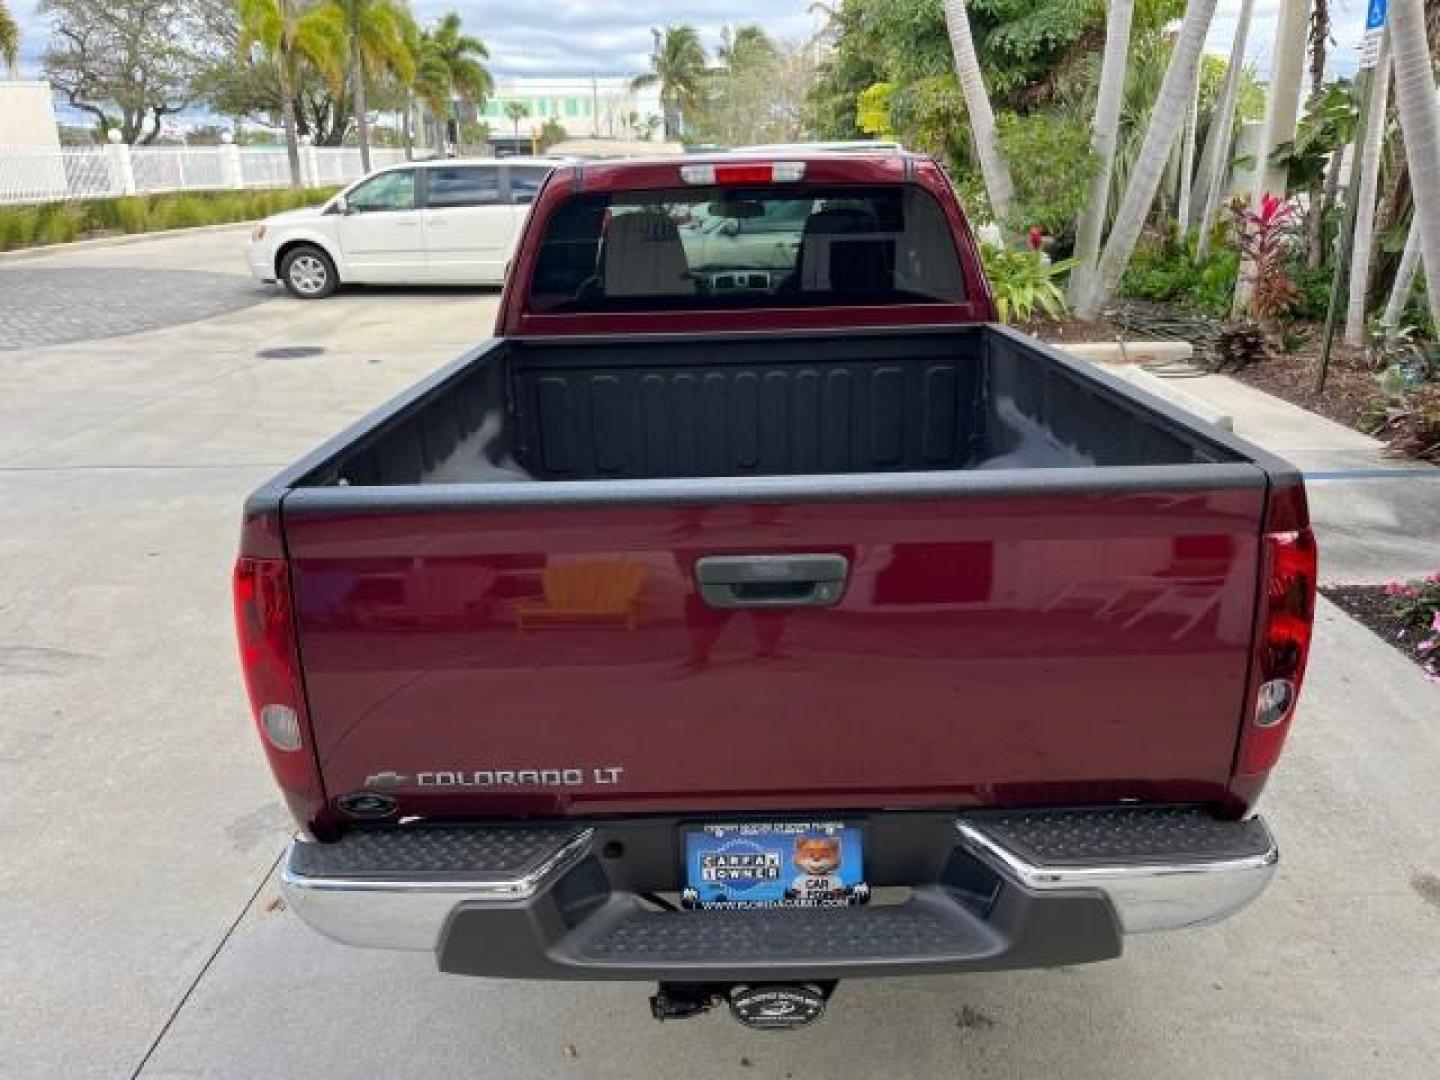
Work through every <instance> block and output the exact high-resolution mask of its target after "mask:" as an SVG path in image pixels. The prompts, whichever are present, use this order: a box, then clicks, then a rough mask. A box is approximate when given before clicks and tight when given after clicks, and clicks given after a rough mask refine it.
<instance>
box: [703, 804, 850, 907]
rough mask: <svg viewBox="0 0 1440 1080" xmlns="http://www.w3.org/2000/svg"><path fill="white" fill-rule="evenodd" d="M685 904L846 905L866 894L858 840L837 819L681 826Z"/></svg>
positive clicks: (723, 905)
mask: <svg viewBox="0 0 1440 1080" xmlns="http://www.w3.org/2000/svg"><path fill="white" fill-rule="evenodd" d="M684 840H685V888H684V891H683V892H682V893H681V894H680V899H681V902H682V904H683V905H684V906H685V907H686V908H690V909H700V910H715V909H720V910H725V909H735V908H814V907H845V906H847V905H851V904H863V903H865V902H866V901H868V900H869V899H870V889H869V886H868V885H867V884H866V882H865V862H864V842H863V837H862V835H861V830H860V828H859V827H858V826H856V825H847V824H845V823H844V822H837V821H821V822H813V821H782V822H735V823H729V824H707V825H696V826H692V827H689V828H686V829H685V830H684Z"/></svg>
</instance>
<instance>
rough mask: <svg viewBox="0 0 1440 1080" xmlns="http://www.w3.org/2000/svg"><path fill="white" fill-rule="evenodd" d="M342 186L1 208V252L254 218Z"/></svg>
mask: <svg viewBox="0 0 1440 1080" xmlns="http://www.w3.org/2000/svg"><path fill="white" fill-rule="evenodd" d="M336 190H337V189H336V188H333V187H325V188H305V189H302V190H299V191H296V190H293V189H290V188H278V189H275V190H268V191H199V192H179V193H175V194H172V195H125V196H119V197H117V198H112V199H87V200H84V201H81V202H64V203H42V204H40V205H38V206H0V251H10V250H12V249H14V248H23V247H37V246H39V245H42V244H64V243H68V242H69V241H71V240H76V239H81V238H84V237H88V236H108V235H113V234H116V233H144V232H158V231H160V230H162V229H187V228H194V227H195V226H198V225H223V224H225V223H227V222H232V221H250V220H253V219H255V218H263V217H266V216H267V215H269V214H276V213H279V212H280V211H282V210H294V209H296V208H298V207H302V206H313V205H315V204H316V203H320V202H324V201H325V200H326V199H328V198H329V197H330V196H331V195H333V194H334V193H335V192H336Z"/></svg>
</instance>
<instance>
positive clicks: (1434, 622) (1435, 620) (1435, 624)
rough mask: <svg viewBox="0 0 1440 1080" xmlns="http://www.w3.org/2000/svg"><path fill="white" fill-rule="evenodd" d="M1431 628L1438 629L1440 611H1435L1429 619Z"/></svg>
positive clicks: (1439, 627)
mask: <svg viewBox="0 0 1440 1080" xmlns="http://www.w3.org/2000/svg"><path fill="white" fill-rule="evenodd" d="M1430 629H1431V630H1440V611H1437V612H1435V617H1434V618H1433V619H1431V620H1430Z"/></svg>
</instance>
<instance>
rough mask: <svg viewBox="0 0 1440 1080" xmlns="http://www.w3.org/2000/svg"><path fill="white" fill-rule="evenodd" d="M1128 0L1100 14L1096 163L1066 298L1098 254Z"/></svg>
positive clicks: (1130, 12)
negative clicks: (1101, 37) (1101, 38)
mask: <svg viewBox="0 0 1440 1080" xmlns="http://www.w3.org/2000/svg"><path fill="white" fill-rule="evenodd" d="M1134 14H1135V3H1134V0H1112V2H1111V4H1110V10H1109V14H1108V15H1106V17H1105V55H1104V58H1103V59H1102V60H1101V61H1100V90H1099V94H1098V95H1097V97H1096V100H1095V125H1094V128H1093V129H1092V131H1091V135H1090V147H1091V149H1092V150H1094V152H1095V157H1096V159H1097V160H1098V161H1099V163H1100V167H1099V168H1098V169H1096V170H1095V175H1094V176H1092V177H1091V178H1090V191H1089V194H1088V195H1087V196H1086V200H1085V209H1084V211H1083V212H1082V213H1081V215H1080V224H1079V225H1078V227H1077V228H1076V233H1075V258H1076V263H1075V269H1074V270H1073V271H1072V272H1071V274H1070V303H1071V304H1072V305H1074V304H1076V303H1078V302H1079V300H1080V298H1081V296H1082V295H1083V294H1084V292H1085V290H1086V288H1088V283H1089V280H1090V278H1091V277H1092V276H1093V275H1094V273H1095V262H1096V260H1097V259H1099V258H1100V234H1101V233H1102V232H1103V231H1104V228H1105V211H1106V209H1107V208H1108V205H1109V202H1110V173H1111V172H1112V171H1113V170H1114V168H1115V139H1116V136H1117V135H1118V134H1119V131H1120V106H1121V104H1122V103H1123V101H1124V99H1125V60H1126V56H1127V55H1128V53H1129V49H1130V22H1131V20H1132V18H1133V17H1134Z"/></svg>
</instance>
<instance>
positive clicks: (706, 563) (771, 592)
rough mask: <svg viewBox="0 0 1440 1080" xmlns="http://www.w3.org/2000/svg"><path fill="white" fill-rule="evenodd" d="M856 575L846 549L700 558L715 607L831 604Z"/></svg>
mask: <svg viewBox="0 0 1440 1080" xmlns="http://www.w3.org/2000/svg"><path fill="white" fill-rule="evenodd" d="M849 575H850V562H849V560H848V559H846V558H845V556H844V555H711V556H706V557H705V558H703V559H699V560H697V561H696V563H695V580H696V581H697V582H699V584H700V595H701V596H702V597H704V598H705V602H706V603H707V604H709V605H710V606H711V607H713V608H789V607H829V606H830V605H831V604H835V603H838V602H839V600H840V596H841V594H842V593H844V591H845V580H846V578H848V577H849Z"/></svg>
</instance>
